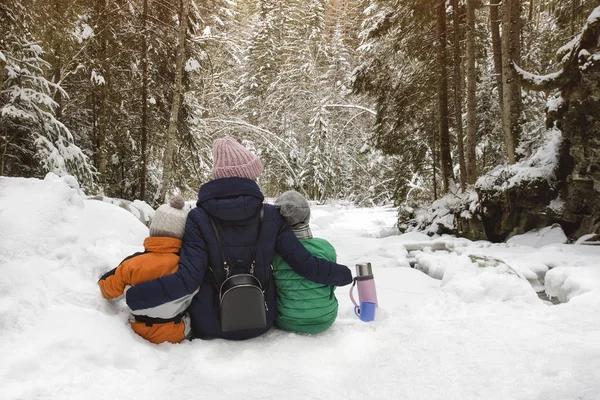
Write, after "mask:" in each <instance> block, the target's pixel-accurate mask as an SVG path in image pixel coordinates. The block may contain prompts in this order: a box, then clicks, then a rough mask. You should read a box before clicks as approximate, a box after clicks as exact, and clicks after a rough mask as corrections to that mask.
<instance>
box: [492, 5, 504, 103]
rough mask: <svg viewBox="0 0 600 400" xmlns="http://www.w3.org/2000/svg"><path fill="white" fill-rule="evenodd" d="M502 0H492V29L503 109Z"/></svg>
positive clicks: (496, 72)
mask: <svg viewBox="0 0 600 400" xmlns="http://www.w3.org/2000/svg"><path fill="white" fill-rule="evenodd" d="M500 1H501V0H490V30H491V31H492V53H493V56H494V72H495V75H496V87H497V90H498V104H500V110H502V108H504V107H503V105H502V102H503V100H502V98H503V94H502V92H503V91H502V88H503V87H502V42H501V40H500V12H499V7H500Z"/></svg>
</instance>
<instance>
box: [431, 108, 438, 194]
mask: <svg viewBox="0 0 600 400" xmlns="http://www.w3.org/2000/svg"><path fill="white" fill-rule="evenodd" d="M432 117H433V116H432ZM435 142H436V138H435V137H434V138H433V140H432V141H431V144H432V145H431V161H432V164H433V174H432V175H433V200H434V201H435V200H437V198H438V195H437V180H436V179H435V176H436V175H437V157H436V151H437V150H436V148H435Z"/></svg>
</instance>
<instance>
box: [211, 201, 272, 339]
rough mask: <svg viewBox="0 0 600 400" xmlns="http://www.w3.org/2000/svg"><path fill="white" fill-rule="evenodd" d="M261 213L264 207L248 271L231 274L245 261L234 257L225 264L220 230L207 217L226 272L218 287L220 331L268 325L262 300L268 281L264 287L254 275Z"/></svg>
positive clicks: (265, 303)
mask: <svg viewBox="0 0 600 400" xmlns="http://www.w3.org/2000/svg"><path fill="white" fill-rule="evenodd" d="M263 215H264V208H261V210H260V219H259V223H258V238H257V240H256V246H255V248H254V252H253V254H252V263H251V264H250V266H249V267H248V266H247V265H246V269H247V270H248V273H241V274H235V275H232V274H231V273H232V269H233V267H235V266H236V265H238V264H241V265H244V264H245V263H244V262H243V261H241V260H237V261H236V262H234V263H233V264H232V265H231V266H230V265H229V264H228V263H227V259H226V258H225V253H224V252H223V247H222V246H221V238H220V236H219V232H218V231H217V227H216V225H215V222H214V220H213V219H212V218H211V217H210V216H209V219H210V223H211V225H212V228H213V231H214V232H215V237H216V238H217V244H218V246H219V251H220V252H221V262H222V263H223V270H224V271H225V281H223V283H222V284H221V286H220V288H219V290H218V294H219V306H220V318H221V331H223V332H232V331H240V330H246V329H256V328H263V329H264V328H266V326H267V316H266V311H267V302H266V300H265V290H266V289H267V288H268V287H269V282H267V287H266V288H265V289H263V288H262V286H261V284H260V281H259V280H258V279H257V278H256V276H255V275H254V269H255V266H256V248H257V247H258V243H259V240H260V233H261V230H262V221H263ZM269 274H270V272H269ZM213 277H214V273H213ZM269 281H270V276H269ZM217 287H218V285H217V284H216V280H215V289H216V288H217Z"/></svg>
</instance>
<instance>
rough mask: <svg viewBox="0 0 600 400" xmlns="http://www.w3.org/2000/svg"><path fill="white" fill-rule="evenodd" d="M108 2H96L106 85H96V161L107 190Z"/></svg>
mask: <svg viewBox="0 0 600 400" xmlns="http://www.w3.org/2000/svg"><path fill="white" fill-rule="evenodd" d="M106 1H107V0H100V1H97V2H96V12H97V16H98V27H99V30H100V34H99V38H98V40H99V42H100V43H99V45H100V49H99V52H98V61H99V64H100V66H101V68H100V74H101V75H102V76H103V78H104V83H102V84H98V83H95V85H96V86H97V87H98V89H99V92H100V93H99V94H98V97H97V98H96V101H97V110H98V111H97V118H96V125H97V127H96V160H97V165H96V166H97V168H98V174H99V180H100V186H101V187H102V189H105V187H104V185H105V183H106V166H107V161H106V157H107V155H106V148H105V147H106V144H105V143H106V124H107V120H108V119H107V105H106V97H107V88H106V86H107V85H108V63H107V58H108V57H107V54H106V52H107V48H108V46H107V41H108V38H107V32H108V23H107V21H106Z"/></svg>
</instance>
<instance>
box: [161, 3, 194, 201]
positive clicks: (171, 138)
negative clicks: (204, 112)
mask: <svg viewBox="0 0 600 400" xmlns="http://www.w3.org/2000/svg"><path fill="white" fill-rule="evenodd" d="M188 12H189V0H181V17H180V18H179V43H178V46H177V58H176V61H175V84H174V85H173V102H172V105H171V118H169V128H168V129H167V137H166V144H165V154H164V158H163V180H162V187H161V188H160V201H161V202H162V203H164V201H165V197H166V195H167V190H168V188H169V186H170V184H171V179H172V176H173V153H174V152H175V134H176V133H177V122H178V120H179V104H180V102H181V92H182V86H183V82H182V79H183V58H184V57H185V38H186V33H187V22H188Z"/></svg>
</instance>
